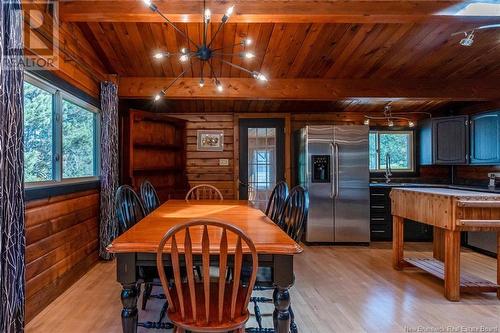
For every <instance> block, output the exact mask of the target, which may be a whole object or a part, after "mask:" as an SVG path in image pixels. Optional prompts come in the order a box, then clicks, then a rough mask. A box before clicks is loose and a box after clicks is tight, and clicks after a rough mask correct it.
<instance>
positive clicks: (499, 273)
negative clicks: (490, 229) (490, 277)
mask: <svg viewBox="0 0 500 333" xmlns="http://www.w3.org/2000/svg"><path fill="white" fill-rule="evenodd" d="M497 284H498V285H499V286H500V231H497ZM497 297H498V298H499V299H500V287H498V288H497Z"/></svg>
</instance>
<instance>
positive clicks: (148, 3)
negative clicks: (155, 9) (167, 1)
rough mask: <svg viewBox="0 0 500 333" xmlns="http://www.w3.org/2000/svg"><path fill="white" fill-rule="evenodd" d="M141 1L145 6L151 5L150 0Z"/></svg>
mask: <svg viewBox="0 0 500 333" xmlns="http://www.w3.org/2000/svg"><path fill="white" fill-rule="evenodd" d="M142 1H143V2H144V4H145V5H146V6H148V7H149V6H151V4H152V3H153V2H152V1H151V0H142Z"/></svg>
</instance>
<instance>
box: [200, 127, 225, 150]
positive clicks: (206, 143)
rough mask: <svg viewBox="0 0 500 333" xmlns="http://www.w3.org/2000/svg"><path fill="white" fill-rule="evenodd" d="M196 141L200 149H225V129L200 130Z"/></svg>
mask: <svg viewBox="0 0 500 333" xmlns="http://www.w3.org/2000/svg"><path fill="white" fill-rule="evenodd" d="M196 141H197V150H198V151H223V150H224V131H209V130H200V131H198V132H197V140H196Z"/></svg>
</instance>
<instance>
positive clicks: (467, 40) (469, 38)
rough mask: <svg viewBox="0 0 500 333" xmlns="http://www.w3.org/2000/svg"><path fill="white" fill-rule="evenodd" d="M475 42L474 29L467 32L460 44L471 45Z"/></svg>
mask: <svg viewBox="0 0 500 333" xmlns="http://www.w3.org/2000/svg"><path fill="white" fill-rule="evenodd" d="M473 43H474V30H472V31H471V32H470V33H469V34H467V33H465V38H463V39H461V40H460V45H462V46H471V45H472V44H473Z"/></svg>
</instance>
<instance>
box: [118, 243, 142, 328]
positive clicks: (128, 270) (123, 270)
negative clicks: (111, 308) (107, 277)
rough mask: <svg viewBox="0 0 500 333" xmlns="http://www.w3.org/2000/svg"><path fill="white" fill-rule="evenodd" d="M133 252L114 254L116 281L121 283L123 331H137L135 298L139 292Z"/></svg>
mask: <svg viewBox="0 0 500 333" xmlns="http://www.w3.org/2000/svg"><path fill="white" fill-rule="evenodd" d="M135 255H136V254H135V253H119V254H117V256H116V272H117V277H118V282H120V283H121V285H122V288H123V289H122V292H121V301H122V305H123V309H122V330H123V333H136V332H137V317H138V311H137V299H138V297H139V294H140V290H139V287H138V286H137V267H136V260H135Z"/></svg>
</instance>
